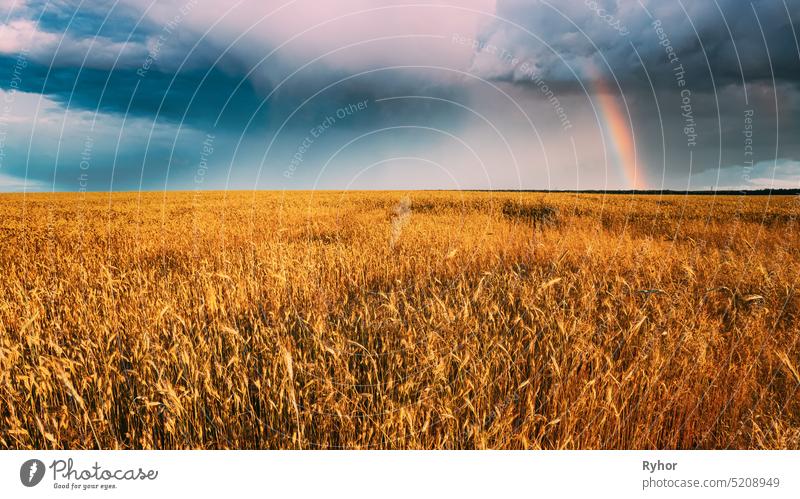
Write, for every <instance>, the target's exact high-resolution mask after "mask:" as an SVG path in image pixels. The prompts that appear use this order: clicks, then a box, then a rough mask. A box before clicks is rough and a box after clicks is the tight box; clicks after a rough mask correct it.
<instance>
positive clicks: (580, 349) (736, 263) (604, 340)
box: [0, 192, 800, 449]
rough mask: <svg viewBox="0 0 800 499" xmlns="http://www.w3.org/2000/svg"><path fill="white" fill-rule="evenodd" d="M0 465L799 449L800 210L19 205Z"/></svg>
mask: <svg viewBox="0 0 800 499" xmlns="http://www.w3.org/2000/svg"><path fill="white" fill-rule="evenodd" d="M0 213H2V215H0V269H2V274H0V447H2V448H11V449H29V448H54V449H63V448H72V449H85V448H102V449H117V448H121V449H130V448H135V449H139V448H146V449H174V448H176V449H187V448H212V449H223V448H240V449H245V448H278V449H318V448H321V449H330V448H348V449H350V448H355V449H368V448H369V449H374V448H377V449H398V448H399V449H471V448H479V449H483V448H496V449H639V448H644V449H656V448H658V449H664V448H668V449H672V448H681V449H692V448H737V449H738V448H746V449H750V448H755V449H761V448H769V449H775V448H793V449H796V448H800V393H799V392H798V388H800V345H799V344H798V343H800V315H799V314H800V298H799V297H798V290H800V233H798V230H797V228H798V222H799V221H798V217H800V199H798V198H793V197H788V196H785V197H770V198H768V197H760V196H759V197H754V196H750V197H742V196H717V197H712V196H657V195H653V196H630V195H606V196H603V195H599V194H597V195H592V194H580V195H577V194H544V193H499V192H493V193H490V192H291V193H282V192H258V193H252V192H237V193H232V192H231V193H223V192H184V193H166V194H165V193H120V194H100V193H90V194H75V193H72V194H28V195H26V196H25V197H23V196H22V195H13V194H8V195H2V196H0Z"/></svg>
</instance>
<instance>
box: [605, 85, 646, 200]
mask: <svg viewBox="0 0 800 499" xmlns="http://www.w3.org/2000/svg"><path fill="white" fill-rule="evenodd" d="M591 72H592V74H593V78H592V80H593V85H594V89H595V102H597V103H598V104H599V108H600V114H601V115H602V117H601V118H602V121H603V128H604V130H605V132H606V134H607V136H609V137H610V138H611V143H612V148H613V151H612V152H613V157H614V159H615V160H616V161H615V162H616V164H617V166H618V167H619V169H620V171H621V173H622V176H623V177H624V179H625V180H626V181H627V183H628V187H629V188H632V189H646V188H647V181H646V179H645V177H644V175H643V173H642V172H643V170H644V169H643V168H640V167H639V164H638V161H637V155H636V144H635V143H634V138H633V130H632V129H631V127H630V120H629V117H628V113H627V112H626V110H625V107H624V105H623V104H622V102H621V101H620V100H619V99H617V94H618V93H617V92H616V91H612V90H611V86H610V85H609V82H608V80H607V79H606V78H605V77H604V76H603V75H602V74H601V73H600V72H599V71H597V70H593V71H591Z"/></svg>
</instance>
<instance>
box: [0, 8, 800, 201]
mask: <svg viewBox="0 0 800 499" xmlns="http://www.w3.org/2000/svg"><path fill="white" fill-rule="evenodd" d="M0 22H2V24H0V68H2V71H0V191H28V192H34V191H137V190H206V189H231V190H234V189H235V190H242V189H243V190H249V189H262V190H282V189H348V190H351V189H352V190H357V189H553V190H562V189H567V190H569V189H600V190H615V189H630V188H637V189H677V190H687V189H709V188H717V189H736V190H739V189H755V188H766V187H774V188H798V187H800V123H799V122H798V121H799V120H800V85H799V84H800V43H798V32H800V2H799V1H797V0H753V1H751V2H748V1H746V0H703V1H690V0H641V1H639V0H559V1H556V0H552V1H544V0H542V1H538V0H496V1H495V0H460V1H456V0H443V1H424V0H422V1H414V0H403V1H400V0H337V1H335V2H334V1H320V0H259V1H256V0H229V1H226V2H212V1H208V0H155V1H154V0H114V1H106V0H91V1H90V0H70V1H63V0H52V1H41V0H0Z"/></svg>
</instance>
